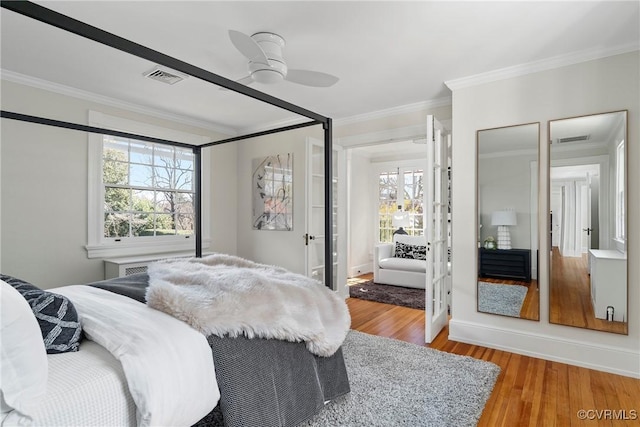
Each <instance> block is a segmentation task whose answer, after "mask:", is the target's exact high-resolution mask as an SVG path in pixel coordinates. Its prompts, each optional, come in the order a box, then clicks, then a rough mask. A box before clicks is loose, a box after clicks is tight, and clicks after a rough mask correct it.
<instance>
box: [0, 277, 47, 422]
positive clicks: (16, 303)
mask: <svg viewBox="0 0 640 427" xmlns="http://www.w3.org/2000/svg"><path fill="white" fill-rule="evenodd" d="M0 282H1V283H0V285H1V293H0V371H1V372H2V375H1V376H0V403H1V406H2V412H8V411H10V410H11V409H15V410H16V411H19V412H20V413H22V414H23V415H25V416H27V417H29V416H30V415H31V414H32V412H31V411H30V410H29V407H31V408H32V409H33V408H34V407H35V406H37V405H34V401H36V400H37V399H39V398H41V397H42V396H44V395H45V393H46V391H47V374H48V364H47V351H46V350H45V348H44V341H43V340H42V333H41V332H40V327H39V326H38V321H37V320H36V317H35V316H34V314H33V311H31V307H29V303H27V300H26V299H24V297H23V296H22V295H20V293H19V292H18V291H17V290H15V289H14V288H13V286H11V285H9V284H8V283H6V282H4V281H2V280H0Z"/></svg>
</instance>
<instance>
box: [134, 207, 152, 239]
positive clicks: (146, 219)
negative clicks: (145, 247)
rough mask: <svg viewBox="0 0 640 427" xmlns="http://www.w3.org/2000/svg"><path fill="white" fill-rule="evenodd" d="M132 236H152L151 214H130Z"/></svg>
mask: <svg viewBox="0 0 640 427" xmlns="http://www.w3.org/2000/svg"><path fill="white" fill-rule="evenodd" d="M131 235H132V236H153V214H146V213H139V212H137V213H134V214H132V215H131Z"/></svg>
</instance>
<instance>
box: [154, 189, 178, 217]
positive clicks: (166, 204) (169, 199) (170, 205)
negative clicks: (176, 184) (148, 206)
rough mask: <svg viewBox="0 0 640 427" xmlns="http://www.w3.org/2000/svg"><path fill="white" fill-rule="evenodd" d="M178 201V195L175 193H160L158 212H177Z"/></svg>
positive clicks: (158, 194)
mask: <svg viewBox="0 0 640 427" xmlns="http://www.w3.org/2000/svg"><path fill="white" fill-rule="evenodd" d="M176 199H177V196H176V193H174V192H173V191H158V192H157V193H156V212H165V213H173V212H175V207H176V202H177V200H176Z"/></svg>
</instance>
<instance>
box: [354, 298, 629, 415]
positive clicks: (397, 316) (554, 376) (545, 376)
mask: <svg viewBox="0 0 640 427" xmlns="http://www.w3.org/2000/svg"><path fill="white" fill-rule="evenodd" d="M347 305H348V306H349V310H350V312H351V327H352V329H356V330H358V331H361V332H365V333H369V334H374V335H379V336H384V337H388V338H395V339H398V340H402V341H407V342H412V343H414V344H418V345H425V343H424V311H422V310H415V309H411V308H405V307H399V306H395V305H390V304H382V303H377V302H372V301H364V300H359V299H355V298H348V299H347ZM447 336H448V330H447V329H445V330H443V331H442V332H441V333H440V335H438V337H436V339H435V340H434V342H433V343H431V345H430V346H429V347H431V348H435V349H437V350H442V351H446V352H449V353H454V354H460V355H466V356H471V357H475V358H477V359H482V360H487V361H490V362H493V363H495V364H497V365H499V366H500V367H501V368H502V372H501V373H500V376H499V377H498V380H497V382H496V386H495V388H494V390H493V393H492V394H491V397H490V398H489V400H488V401H487V404H486V406H485V409H484V412H483V413H482V417H481V418H480V422H479V424H478V425H479V426H483V427H484V426H491V427H493V426H544V427H553V426H558V427H560V426H637V425H640V421H639V420H640V380H637V379H633V378H628V377H623V376H619V375H614V374H608V373H604V372H599V371H594V370H590V369H585V368H579V367H575V366H570V365H565V364H563V363H558V362H549V361H546V360H542V359H535V358H532V357H527V356H521V355H518V354H513V353H508V352H505V351H500V350H493V349H488V348H485V347H480V346H476V345H469V344H463V343H459V342H455V341H449V340H448V339H447ZM581 410H584V411H588V412H586V415H587V417H588V418H589V419H587V420H582V419H580V418H579V416H578V412H579V411H581Z"/></svg>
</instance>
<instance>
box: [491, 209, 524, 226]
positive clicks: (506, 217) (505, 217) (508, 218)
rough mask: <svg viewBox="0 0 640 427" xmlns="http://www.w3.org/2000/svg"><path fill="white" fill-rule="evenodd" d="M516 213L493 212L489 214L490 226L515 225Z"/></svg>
mask: <svg viewBox="0 0 640 427" xmlns="http://www.w3.org/2000/svg"><path fill="white" fill-rule="evenodd" d="M517 224H518V223H517V221H516V211H506V210H505V211H495V212H493V213H492V214H491V225H517Z"/></svg>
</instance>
